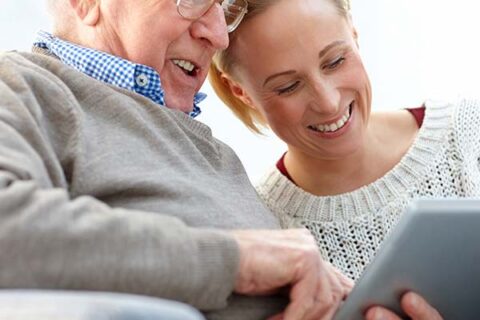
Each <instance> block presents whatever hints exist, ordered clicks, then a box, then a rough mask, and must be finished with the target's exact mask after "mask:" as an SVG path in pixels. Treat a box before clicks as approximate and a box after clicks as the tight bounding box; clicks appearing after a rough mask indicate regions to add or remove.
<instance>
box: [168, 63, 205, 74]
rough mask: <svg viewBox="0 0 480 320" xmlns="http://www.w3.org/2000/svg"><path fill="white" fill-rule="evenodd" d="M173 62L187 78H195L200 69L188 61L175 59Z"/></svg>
mask: <svg viewBox="0 0 480 320" xmlns="http://www.w3.org/2000/svg"><path fill="white" fill-rule="evenodd" d="M172 62H173V63H174V64H175V65H176V66H177V67H179V68H180V69H181V70H182V71H183V72H184V73H185V74H186V75H187V76H190V77H195V76H196V75H197V74H198V72H199V70H200V68H199V67H197V66H196V65H195V64H194V63H193V62H191V61H188V60H181V59H173V60H172Z"/></svg>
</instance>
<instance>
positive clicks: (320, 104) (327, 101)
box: [310, 82, 341, 114]
mask: <svg viewBox="0 0 480 320" xmlns="http://www.w3.org/2000/svg"><path fill="white" fill-rule="evenodd" d="M311 97H312V101H311V103H310V105H311V108H312V109H314V110H315V111H316V112H318V113H322V114H336V113H338V112H339V109H340V108H341V106H340V100H341V99H340V98H341V97H340V91H339V90H338V88H337V87H336V86H335V85H334V84H332V83H328V82H327V83H325V82H324V83H316V84H315V85H314V86H312V94H311Z"/></svg>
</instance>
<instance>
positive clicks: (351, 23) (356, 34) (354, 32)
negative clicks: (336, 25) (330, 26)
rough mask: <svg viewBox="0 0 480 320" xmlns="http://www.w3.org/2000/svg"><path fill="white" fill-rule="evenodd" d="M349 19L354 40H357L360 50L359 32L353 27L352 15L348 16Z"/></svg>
mask: <svg viewBox="0 0 480 320" xmlns="http://www.w3.org/2000/svg"><path fill="white" fill-rule="evenodd" d="M347 19H348V24H349V26H350V29H351V30H352V35H353V39H354V40H355V43H356V44H357V48H360V45H359V44H358V31H357V28H355V26H354V25H353V21H352V15H351V14H350V13H349V14H348V18H347Z"/></svg>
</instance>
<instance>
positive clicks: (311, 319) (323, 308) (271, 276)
mask: <svg viewBox="0 0 480 320" xmlns="http://www.w3.org/2000/svg"><path fill="white" fill-rule="evenodd" d="M232 234H233V235H234V237H235V239H236V240H237V242H238V245H239V248H240V268H239V272H238V276H237V281H236V284H235V291H236V292H237V293H240V294H245V295H265V294H272V293H276V292H280V291H282V290H283V289H285V288H288V289H289V292H288V293H289V296H290V304H289V305H288V306H287V308H286V310H284V312H283V313H282V314H279V315H276V316H274V317H272V318H271V319H275V320H278V319H282V320H320V319H330V318H331V317H332V316H333V314H334V313H335V311H336V310H337V308H338V306H339V305H340V303H341V302H342V300H343V299H344V298H345V297H346V296H347V295H348V293H350V291H351V289H352V287H353V281H352V280H350V279H348V278H347V277H346V276H344V275H343V274H341V273H340V272H339V271H338V270H337V269H335V268H334V267H333V266H332V265H331V264H329V263H327V262H325V261H324V260H323V259H322V258H321V256H320V253H319V250H318V247H317V245H316V242H315V239H314V238H313V236H312V235H311V234H310V232H308V231H307V230H304V229H301V230H293V229H290V230H278V231H277V230H275V231H273V230H268V231H263V230H248V231H233V232H232Z"/></svg>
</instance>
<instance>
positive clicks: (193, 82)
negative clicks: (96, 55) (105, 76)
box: [101, 0, 228, 112]
mask: <svg viewBox="0 0 480 320" xmlns="http://www.w3.org/2000/svg"><path fill="white" fill-rule="evenodd" d="M101 7H102V19H103V21H102V23H103V30H102V36H103V37H104V38H105V39H103V42H104V43H106V45H107V47H108V48H109V51H110V52H111V53H113V54H115V55H117V56H121V57H123V58H126V59H128V60H130V61H133V62H136V63H141V64H144V65H147V66H150V67H152V68H154V69H155V70H157V72H158V73H159V74H160V79H161V81H162V87H163V89H164V90H165V102H166V104H167V106H168V107H170V108H172V109H179V110H182V111H184V112H189V111H191V110H192V106H193V97H194V95H195V93H196V92H198V90H199V89H200V87H201V86H202V84H203V82H204V81H205V78H206V77H207V73H208V68H209V66H210V62H211V59H212V56H213V54H214V53H215V51H216V50H219V49H224V48H226V47H227V45H228V34H227V28H226V24H225V18H224V14H223V11H222V8H221V7H220V5H219V4H218V3H215V4H214V5H213V6H212V7H211V8H210V9H209V10H208V11H207V12H206V13H205V15H203V16H202V17H200V18H199V19H198V20H195V21H191V20H188V19H185V18H183V17H181V16H180V15H179V14H178V12H177V8H176V4H175V1H174V0H142V1H137V0H103V1H102V2H101Z"/></svg>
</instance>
